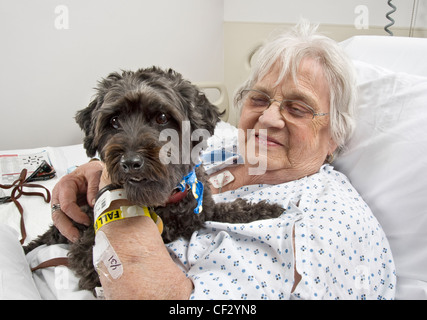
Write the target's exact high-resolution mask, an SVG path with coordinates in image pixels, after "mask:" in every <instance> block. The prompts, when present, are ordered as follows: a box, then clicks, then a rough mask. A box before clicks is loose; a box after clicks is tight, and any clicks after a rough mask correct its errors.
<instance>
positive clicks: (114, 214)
mask: <svg viewBox="0 0 427 320" xmlns="http://www.w3.org/2000/svg"><path fill="white" fill-rule="evenodd" d="M140 216H146V217H150V218H151V219H153V221H154V223H155V224H156V225H157V228H158V229H159V232H160V233H162V231H163V222H162V219H160V217H159V216H158V215H157V214H156V213H155V212H150V210H149V209H148V208H147V207H140V206H122V207H120V209H115V210H111V211H107V212H104V213H102V214H100V215H99V217H98V218H97V219H96V220H95V222H94V224H93V227H94V229H95V234H96V232H97V231H98V230H99V229H100V228H101V227H102V226H105V225H106V224H109V223H110V222H114V221H117V220H122V219H125V218H132V217H140Z"/></svg>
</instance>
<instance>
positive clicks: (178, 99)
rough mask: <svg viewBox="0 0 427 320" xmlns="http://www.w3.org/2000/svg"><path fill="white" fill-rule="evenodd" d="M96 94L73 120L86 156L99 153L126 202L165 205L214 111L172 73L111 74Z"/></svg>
mask: <svg viewBox="0 0 427 320" xmlns="http://www.w3.org/2000/svg"><path fill="white" fill-rule="evenodd" d="M97 90H98V94H97V95H96V97H95V99H94V100H93V101H92V102H91V103H90V104H89V106H88V107H87V108H85V109H83V110H81V111H79V112H78V113H77V116H76V121H77V123H78V124H79V125H80V127H81V128H82V130H84V133H85V138H84V147H85V149H86V152H87V155H88V156H89V157H93V156H94V155H95V154H96V152H98V154H99V156H100V157H101V159H102V160H103V161H104V162H105V163H106V166H107V169H108V172H109V175H110V178H111V180H112V183H113V184H118V185H122V186H123V187H124V188H125V189H126V191H127V194H128V197H129V199H130V200H131V201H133V202H135V203H137V204H141V205H142V204H143V205H161V204H164V203H165V202H166V200H167V199H168V196H169V194H168V192H170V191H171V190H172V189H173V188H174V187H176V185H177V184H178V183H179V182H180V180H181V179H182V177H183V176H184V175H186V174H187V173H188V172H189V171H191V170H192V168H193V167H194V165H195V164H196V162H197V157H196V158H195V157H194V155H195V154H196V153H197V152H198V151H200V149H201V148H202V147H204V146H205V143H206V139H207V135H212V134H213V132H214V128H215V126H216V124H217V122H218V121H219V116H220V114H219V111H218V109H217V108H216V107H215V106H214V105H212V104H211V103H210V102H209V101H208V99H207V98H206V96H205V95H204V94H203V93H202V92H200V91H199V90H198V88H197V87H196V86H194V85H192V84H191V83H190V82H188V81H186V80H184V79H183V78H182V76H181V75H180V74H179V73H177V72H175V71H173V70H171V69H169V70H162V69H159V68H157V67H152V68H148V69H140V70H138V71H136V72H131V71H123V72H122V73H121V74H119V73H111V74H110V75H109V76H108V77H107V78H105V79H103V80H102V81H100V82H99V85H98V88H97ZM195 133H197V134H195ZM191 154H192V156H190V155H191Z"/></svg>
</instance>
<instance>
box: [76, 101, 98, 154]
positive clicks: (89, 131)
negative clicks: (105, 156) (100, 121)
mask: <svg viewBox="0 0 427 320" xmlns="http://www.w3.org/2000/svg"><path fill="white" fill-rule="evenodd" d="M97 105H98V99H97V98H95V99H94V100H93V101H92V102H91V103H90V104H89V105H88V106H87V107H86V108H84V109H82V110H80V111H77V114H76V122H77V123H78V125H79V126H80V128H81V129H82V130H83V132H84V134H85V137H84V140H83V146H84V148H85V149H86V154H87V155H88V157H93V156H95V154H96V151H97V146H96V145H95V143H94V139H95V128H94V121H93V117H92V114H93V111H94V110H95V109H96V106H97Z"/></svg>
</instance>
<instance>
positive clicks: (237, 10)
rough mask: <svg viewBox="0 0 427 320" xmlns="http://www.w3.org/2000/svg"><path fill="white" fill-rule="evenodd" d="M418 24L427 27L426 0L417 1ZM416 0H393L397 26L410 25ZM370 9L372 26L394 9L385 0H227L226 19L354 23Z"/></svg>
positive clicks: (225, 1) (225, 7)
mask: <svg viewBox="0 0 427 320" xmlns="http://www.w3.org/2000/svg"><path fill="white" fill-rule="evenodd" d="M416 1H417V2H418V11H417V17H416V26H417V27H419V28H427V1H426V0H416ZM413 3H414V2H413V0H393V1H392V4H394V5H395V6H396V7H397V11H396V12H394V13H393V14H392V15H391V17H392V18H393V19H394V20H395V25H394V26H396V27H409V25H410V23H411V16H412V8H413ZM360 6H364V7H365V8H366V9H367V10H368V19H369V24H370V25H371V26H385V25H386V24H388V23H389V22H390V21H389V20H387V18H386V17H385V15H386V13H387V12H389V11H390V10H391V8H390V7H389V6H388V4H387V1H386V0H297V1H295V0H224V20H225V21H240V22H263V23H267V22H268V23H296V22H298V20H299V18H300V17H304V18H306V19H308V20H310V21H311V22H313V23H325V24H343V25H353V24H354V22H355V18H356V16H357V15H358V13H359V14H360V11H358V13H356V12H355V10H356V8H357V7H359V10H360Z"/></svg>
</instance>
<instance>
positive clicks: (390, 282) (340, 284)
mask: <svg viewBox="0 0 427 320" xmlns="http://www.w3.org/2000/svg"><path fill="white" fill-rule="evenodd" d="M211 152H213V151H211ZM220 152H221V153H222V155H223V156H224V158H225V159H223V160H226V158H227V157H232V156H233V152H228V151H227V152H226V150H225V149H222V150H221V151H220ZM235 160H236V158H235ZM223 162H224V161H223ZM234 162H236V161H234ZM217 167H220V168H222V167H224V165H222V166H217ZM207 168H208V170H209V169H210V168H209V164H208V165H207ZM214 198H215V201H216V202H227V201H233V200H235V199H237V198H244V199H247V200H250V201H252V202H257V201H261V200H266V201H267V202H270V203H277V204H280V205H282V206H283V208H284V212H283V214H282V215H281V216H280V217H278V218H275V219H268V220H259V221H254V222H251V223H245V224H240V223H239V224H230V223H219V222H206V224H205V228H204V229H202V230H199V231H197V232H195V233H194V234H193V236H192V238H191V239H190V240H189V241H186V240H183V239H179V240H176V241H174V242H172V243H169V244H167V248H168V250H169V252H170V255H171V257H172V258H173V259H174V261H175V262H176V263H177V265H179V266H180V267H181V268H182V270H183V271H184V272H185V273H186V275H187V276H188V277H189V278H190V279H191V280H192V281H193V284H194V290H193V292H192V294H191V297H190V299H362V300H363V299H393V298H394V296H395V288H396V273H395V266H394V262H393V257H392V253H391V250H390V246H389V244H388V241H387V238H386V236H385V234H384V232H383V230H382V228H381V226H380V225H379V223H378V221H377V219H376V218H375V217H374V215H373V214H372V212H371V210H370V209H369V207H368V206H367V205H366V203H365V202H364V201H363V199H362V198H361V196H360V195H359V194H358V192H357V191H356V190H355V189H354V187H353V186H352V185H351V183H350V182H349V180H348V179H347V178H346V177H345V175H343V174H342V173H340V172H337V171H336V170H334V168H333V167H332V166H330V165H323V166H322V167H321V168H320V170H319V172H318V173H316V174H313V175H311V176H308V177H304V178H302V179H300V180H296V181H291V182H287V183H282V184H278V185H266V184H260V185H250V186H243V187H241V188H239V189H236V190H232V191H227V192H224V193H220V194H217V195H214ZM201 214H203V212H202V213H201ZM293 228H294V229H295V252H294V250H293V245H292V242H293V240H292V239H293V238H292V232H293ZM294 256H295V259H294ZM295 267H296V270H297V272H298V273H299V274H300V275H301V280H300V282H299V284H298V285H297V286H296V288H295V289H294V291H293V292H292V288H293V285H294V268H295Z"/></svg>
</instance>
